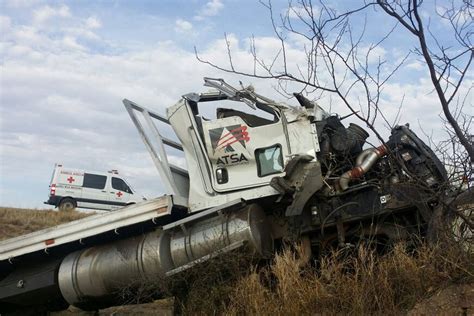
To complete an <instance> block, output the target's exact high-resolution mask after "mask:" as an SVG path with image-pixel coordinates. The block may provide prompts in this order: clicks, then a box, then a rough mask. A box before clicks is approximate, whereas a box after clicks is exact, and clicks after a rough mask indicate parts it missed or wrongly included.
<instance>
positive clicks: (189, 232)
mask: <svg viewBox="0 0 474 316" xmlns="http://www.w3.org/2000/svg"><path fill="white" fill-rule="evenodd" d="M223 219H224V218H223V216H215V217H212V218H209V219H207V220H204V221H202V222H199V224H197V225H193V226H190V227H189V228H186V229H185V230H178V231H175V232H174V233H173V235H172V236H171V238H170V239H171V245H170V251H171V260H172V262H173V267H172V268H179V267H181V266H183V265H185V264H187V263H189V262H192V261H194V260H196V259H199V258H202V257H204V256H206V255H208V254H210V253H212V252H214V251H216V250H219V249H222V248H224V247H226V246H229V245H231V244H234V243H238V242H241V241H244V242H247V244H248V245H249V246H250V249H252V250H255V251H256V252H258V253H259V254H261V255H266V254H267V252H271V250H272V247H273V241H272V238H271V235H270V228H269V226H268V225H267V221H266V218H265V214H264V213H263V211H262V210H261V208H260V207H259V206H258V205H257V204H251V205H249V206H247V207H246V208H244V209H243V210H241V211H239V212H236V213H235V214H232V215H231V216H230V217H228V218H227V219H226V220H223Z"/></svg>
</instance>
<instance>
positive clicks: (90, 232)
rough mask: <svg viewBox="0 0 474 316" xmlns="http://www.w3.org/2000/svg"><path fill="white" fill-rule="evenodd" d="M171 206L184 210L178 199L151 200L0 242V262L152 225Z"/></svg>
mask: <svg viewBox="0 0 474 316" xmlns="http://www.w3.org/2000/svg"><path fill="white" fill-rule="evenodd" d="M174 206H180V207H187V202H186V201H185V200H184V199H182V198H179V197H176V196H172V195H165V196H162V197H159V198H156V199H153V200H149V201H146V202H141V203H139V204H134V205H130V206H126V207H124V208H121V209H119V210H116V211H112V212H108V213H102V214H97V215H92V216H89V217H86V218H83V219H79V220H76V221H72V222H69V223H65V224H61V225H58V226H53V227H49V228H46V229H43V230H39V231H36V232H33V233H30V234H27V235H22V236H18V237H15V238H11V239H7V240H3V241H0V262H2V261H5V260H10V261H11V260H12V259H13V258H16V257H19V256H22V255H26V254H32V253H35V252H39V251H44V252H47V251H48V249H50V248H53V247H57V246H60V245H64V244H67V243H70V242H74V241H79V242H80V241H81V240H82V239H85V238H88V237H92V236H96V235H99V234H102V233H106V232H110V231H116V230H117V229H119V228H123V227H127V226H130V225H134V224H138V223H142V222H149V221H155V220H156V219H157V218H159V217H162V216H165V215H169V214H171V211H172V209H173V207H174Z"/></svg>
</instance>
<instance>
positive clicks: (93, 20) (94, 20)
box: [86, 16, 102, 29]
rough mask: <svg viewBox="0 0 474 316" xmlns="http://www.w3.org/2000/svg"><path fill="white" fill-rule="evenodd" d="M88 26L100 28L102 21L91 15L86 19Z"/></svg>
mask: <svg viewBox="0 0 474 316" xmlns="http://www.w3.org/2000/svg"><path fill="white" fill-rule="evenodd" d="M86 27H87V28H89V29H98V28H100V27H102V22H100V20H99V19H98V18H96V17H94V16H90V17H88V18H87V19H86Z"/></svg>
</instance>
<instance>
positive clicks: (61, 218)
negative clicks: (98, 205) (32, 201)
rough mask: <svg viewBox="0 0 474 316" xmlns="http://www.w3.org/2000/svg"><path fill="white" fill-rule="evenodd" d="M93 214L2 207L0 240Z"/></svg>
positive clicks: (0, 209) (0, 208)
mask: <svg viewBox="0 0 474 316" xmlns="http://www.w3.org/2000/svg"><path fill="white" fill-rule="evenodd" d="M89 215H91V214H86V213H80V212H76V211H72V212H58V211H53V210H30V209H20V208H6V207H0V223H1V225H0V240H4V239H8V238H12V237H16V236H20V235H24V234H28V233H31V232H34V231H37V230H40V229H43V228H47V227H51V226H56V225H59V224H62V223H67V222H70V221H74V220H76V219H80V218H83V217H86V216H89Z"/></svg>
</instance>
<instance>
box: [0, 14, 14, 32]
mask: <svg viewBox="0 0 474 316" xmlns="http://www.w3.org/2000/svg"><path fill="white" fill-rule="evenodd" d="M11 25H12V21H11V19H10V17H8V16H5V15H0V30H2V32H6V31H8V30H9V29H10V27H11Z"/></svg>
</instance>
